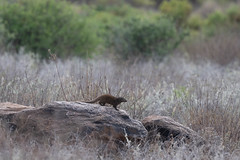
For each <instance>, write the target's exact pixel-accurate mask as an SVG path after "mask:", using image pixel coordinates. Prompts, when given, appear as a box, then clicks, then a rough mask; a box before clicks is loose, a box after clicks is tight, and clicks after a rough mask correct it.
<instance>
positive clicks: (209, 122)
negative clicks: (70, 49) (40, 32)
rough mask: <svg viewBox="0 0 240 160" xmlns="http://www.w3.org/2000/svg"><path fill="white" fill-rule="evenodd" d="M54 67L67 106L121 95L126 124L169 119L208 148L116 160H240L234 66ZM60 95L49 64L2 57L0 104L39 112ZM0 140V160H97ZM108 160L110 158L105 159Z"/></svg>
mask: <svg viewBox="0 0 240 160" xmlns="http://www.w3.org/2000/svg"><path fill="white" fill-rule="evenodd" d="M216 45H217V44H216ZM216 48H217V47H216ZM219 51H220V50H219ZM56 63H57V67H58V71H59V77H60V78H61V81H62V86H63V88H64V90H65V95H66V97H67V99H69V100H71V101H81V100H89V99H92V98H95V97H96V96H98V95H101V94H103V93H111V94H113V95H116V96H117V95H120V96H123V97H125V98H126V99H127V100H128V102H127V103H125V104H121V109H125V110H126V111H127V112H128V113H129V114H130V115H131V116H132V117H134V118H136V119H140V120H141V119H142V118H144V117H145V116H147V115H151V114H159V115H167V116H171V117H173V118H174V119H175V120H177V121H179V122H180V123H183V124H185V125H187V126H189V127H190V128H192V129H194V130H195V131H197V132H198V133H199V134H201V135H202V136H203V137H205V138H206V139H208V140H209V142H210V145H209V146H203V147H199V148H197V147H195V146H191V148H192V149H191V150H189V148H188V146H187V145H184V146H182V147H178V148H177V149H176V148H175V149H172V148H169V149H162V148H161V144H155V145H151V146H145V147H143V148H140V147H138V146H128V147H129V149H128V150H127V151H124V152H123V151H122V152H119V155H118V158H119V159H159V158H161V159H214V158H215V159H227V158H229V159H234V158H235V159H237V158H238V155H237V153H238V150H239V149H240V144H239V142H240V135H239V133H240V121H239V118H240V115H239V113H240V105H239V104H240V101H239V97H240V92H239V88H240V82H239V79H240V70H239V69H240V67H239V66H238V65H228V66H221V65H218V64H215V63H207V62H202V63H201V62H199V63H198V64H195V63H192V62H189V61H187V60H186V59H184V58H181V57H178V56H174V57H170V58H167V59H165V60H164V61H163V62H161V63H155V62H151V61H149V62H146V63H141V64H132V65H128V64H126V63H125V64H121V63H118V64H115V62H114V61H110V60H106V59H98V60H81V59H78V58H72V59H68V60H65V61H57V62H56ZM122 63H124V62H122ZM65 95H64V93H63V92H62V89H61V84H60V83H59V78H58V75H57V73H56V69H55V64H54V62H48V63H47V62H39V61H38V60H37V59H34V58H31V57H30V56H29V55H22V54H20V55H15V56H12V55H10V54H2V55H1V56H0V101H1V102H5V101H10V102H15V103H19V104H23V105H33V106H35V107H39V106H42V105H43V104H45V103H48V102H51V101H56V100H65ZM0 129H1V128H0ZM0 133H1V136H0V157H3V159H32V158H33V157H34V158H35V159H42V158H43V159H79V157H81V158H82V159H96V157H97V155H98V153H97V152H96V150H95V149H94V148H85V147H84V146H83V145H82V144H76V145H73V146H65V145H63V144H60V143H57V142H56V144H54V145H53V146H39V145H38V144H35V143H34V142H33V143H32V144H31V145H30V144H24V143H23V144H15V143H14V142H13V141H12V140H11V138H10V137H9V135H7V134H6V132H4V131H3V130H0ZM206 147H207V148H208V149H207V151H206ZM101 158H102V159H103V157H98V159H101ZM105 158H106V157H105ZM105 158H104V159H105ZM107 158H109V159H111V158H110V155H109V157H107Z"/></svg>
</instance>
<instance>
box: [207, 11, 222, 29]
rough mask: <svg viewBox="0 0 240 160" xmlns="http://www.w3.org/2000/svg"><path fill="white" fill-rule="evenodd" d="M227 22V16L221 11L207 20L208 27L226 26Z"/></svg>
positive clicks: (212, 14)
mask: <svg viewBox="0 0 240 160" xmlns="http://www.w3.org/2000/svg"><path fill="white" fill-rule="evenodd" d="M226 22H227V16H226V15H225V14H224V13H222V12H221V11H216V12H213V13H211V14H210V15H209V16H208V18H207V25H208V26H218V25H224V24H226Z"/></svg>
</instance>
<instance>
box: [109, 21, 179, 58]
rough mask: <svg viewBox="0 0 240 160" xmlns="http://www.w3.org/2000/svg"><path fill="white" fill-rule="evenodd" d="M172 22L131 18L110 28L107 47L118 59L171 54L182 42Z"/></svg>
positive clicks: (160, 56)
mask: <svg viewBox="0 0 240 160" xmlns="http://www.w3.org/2000/svg"><path fill="white" fill-rule="evenodd" d="M182 38H183V34H178V32H177V30H176V27H175V25H174V23H173V22H172V21H170V20H169V19H167V18H164V17H162V18H160V19H158V20H151V19H139V18H132V19H129V20H125V21H124V22H123V23H122V24H119V25H118V26H115V27H113V28H112V33H111V35H110V38H109V46H112V47H113V49H114V52H115V53H117V54H118V55H120V57H122V58H125V59H128V58H135V57H142V58H149V57H153V56H157V57H159V58H162V57H163V56H164V55H166V54H167V53H169V52H171V51H172V50H173V49H175V48H176V46H177V45H178V44H179V42H180V41H181V40H182Z"/></svg>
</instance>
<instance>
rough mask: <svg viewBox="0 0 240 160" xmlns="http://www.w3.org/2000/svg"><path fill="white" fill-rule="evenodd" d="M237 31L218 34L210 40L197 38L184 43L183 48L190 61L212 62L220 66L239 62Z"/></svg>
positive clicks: (239, 37) (239, 47) (239, 39)
mask: <svg viewBox="0 0 240 160" xmlns="http://www.w3.org/2000/svg"><path fill="white" fill-rule="evenodd" d="M239 44H240V34H239V31H233V32H228V33H219V34H217V35H215V36H213V37H211V38H208V39H206V38H202V39H201V38H198V39H196V40H193V41H192V42H186V44H185V48H186V52H187V53H188V56H189V57H190V59H191V60H194V61H199V60H204V61H212V62H213V63H218V64H220V65H228V64H230V63H232V62H235V61H237V62H239V60H240V52H239V50H240V45H239Z"/></svg>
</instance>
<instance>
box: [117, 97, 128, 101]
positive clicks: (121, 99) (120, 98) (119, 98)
mask: <svg viewBox="0 0 240 160" xmlns="http://www.w3.org/2000/svg"><path fill="white" fill-rule="evenodd" d="M117 99H118V101H119V102H127V100H126V99H125V98H123V97H118V98H117Z"/></svg>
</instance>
